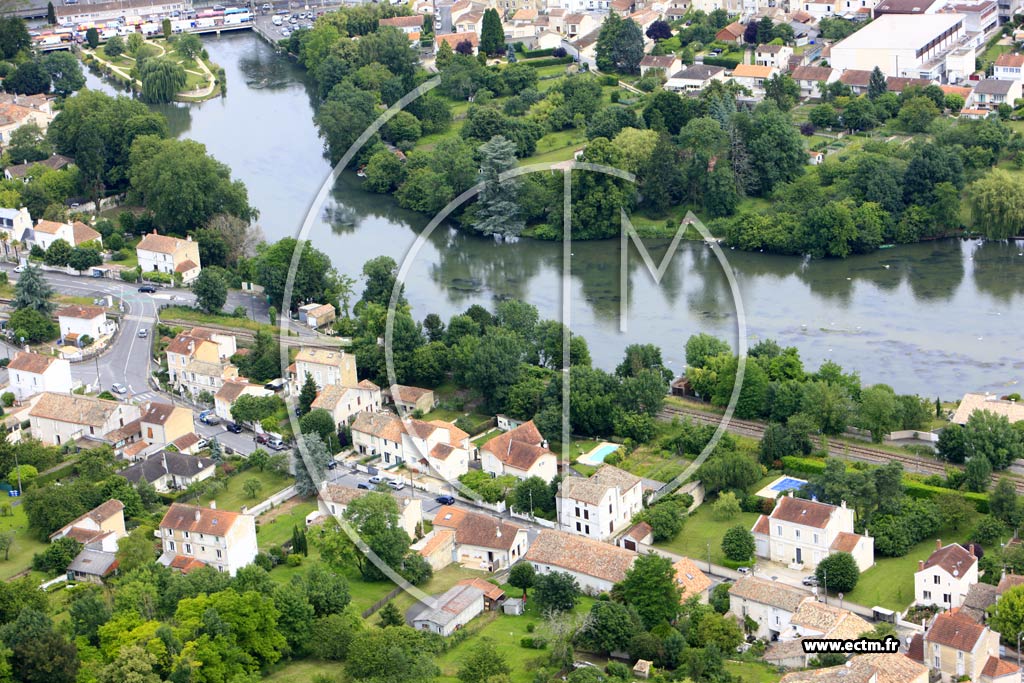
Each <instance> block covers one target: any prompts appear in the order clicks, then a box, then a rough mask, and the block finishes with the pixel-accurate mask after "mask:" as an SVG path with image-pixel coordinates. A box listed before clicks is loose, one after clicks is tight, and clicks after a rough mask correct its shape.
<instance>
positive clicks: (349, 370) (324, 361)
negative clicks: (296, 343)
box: [293, 348, 359, 392]
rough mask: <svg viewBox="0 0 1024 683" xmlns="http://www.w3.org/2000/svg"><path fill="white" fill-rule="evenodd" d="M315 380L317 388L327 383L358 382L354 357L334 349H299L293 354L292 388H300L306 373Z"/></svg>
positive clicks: (345, 384)
mask: <svg viewBox="0 0 1024 683" xmlns="http://www.w3.org/2000/svg"><path fill="white" fill-rule="evenodd" d="M307 374H308V375H310V376H311V377H312V378H313V381H314V382H316V386H317V388H318V389H323V388H324V387H325V386H327V385H328V384H336V385H338V386H343V387H354V386H356V385H357V384H359V379H358V378H357V377H356V357H355V356H354V355H352V354H351V353H345V352H344V351H339V350H336V349H314V348H305V349H300V350H299V353H298V355H296V356H295V376H294V385H293V386H294V390H295V391H296V392H297V391H299V390H300V389H302V385H303V384H304V383H305V382H306V375H307Z"/></svg>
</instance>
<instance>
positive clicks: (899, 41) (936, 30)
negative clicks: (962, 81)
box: [829, 12, 973, 80]
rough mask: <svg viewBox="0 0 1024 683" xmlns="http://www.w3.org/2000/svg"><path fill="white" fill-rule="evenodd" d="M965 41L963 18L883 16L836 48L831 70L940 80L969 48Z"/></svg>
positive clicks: (831, 54)
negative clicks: (950, 60) (948, 62)
mask: <svg viewBox="0 0 1024 683" xmlns="http://www.w3.org/2000/svg"><path fill="white" fill-rule="evenodd" d="M965 37H966V28H965V17H964V15H963V14H957V13H952V12H950V13H946V12H941V13H935V14H884V15H882V16H880V17H878V18H877V19H875V20H874V21H872V22H871V23H869V24H868V25H866V26H865V27H864V28H862V29H860V30H858V31H857V32H856V33H854V34H852V35H850V36H849V37H847V38H845V39H843V40H841V41H839V42H838V43H836V44H835V45H833V46H832V47H831V49H830V53H829V66H831V67H832V68H833V69H836V70H838V71H840V72H843V71H846V70H847V69H857V70H862V71H871V70H872V69H874V68H875V67H876V66H877V67H878V68H879V69H881V71H882V73H883V74H885V75H886V76H900V77H904V76H905V77H911V78H929V79H931V78H937V77H938V76H939V75H941V74H943V73H945V72H946V71H949V69H946V68H945V67H946V60H947V59H948V58H950V57H951V56H953V55H955V52H956V49H957V48H961V47H967V46H965V45H964V39H965ZM967 49H968V50H969V49H970V48H969V47H968V48H967ZM972 56H973V55H972ZM972 65H973V62H972ZM951 80H952V79H951Z"/></svg>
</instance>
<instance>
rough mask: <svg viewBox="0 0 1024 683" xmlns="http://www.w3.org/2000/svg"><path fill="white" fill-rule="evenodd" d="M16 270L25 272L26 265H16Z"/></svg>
mask: <svg viewBox="0 0 1024 683" xmlns="http://www.w3.org/2000/svg"><path fill="white" fill-rule="evenodd" d="M14 272H15V273H24V272H25V266H15V268H14Z"/></svg>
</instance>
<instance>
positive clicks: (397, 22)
mask: <svg viewBox="0 0 1024 683" xmlns="http://www.w3.org/2000/svg"><path fill="white" fill-rule="evenodd" d="M377 25H378V26H393V27H395V28H397V29H398V30H399V31H401V32H402V33H404V34H405V35H407V36H409V40H419V39H420V34H421V33H422V32H423V16H422V15H419V14H414V15H412V16H411V17H390V18H388V19H378V20H377Z"/></svg>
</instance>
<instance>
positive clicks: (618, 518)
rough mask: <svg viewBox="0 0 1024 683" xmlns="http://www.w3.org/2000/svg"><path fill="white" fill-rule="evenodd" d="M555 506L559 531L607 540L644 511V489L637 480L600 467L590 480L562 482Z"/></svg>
mask: <svg viewBox="0 0 1024 683" xmlns="http://www.w3.org/2000/svg"><path fill="white" fill-rule="evenodd" d="M555 503H556V505H557V507H558V521H559V523H560V524H561V528H562V529H567V530H568V531H569V532H570V533H576V534H579V535H581V536H586V537H588V538H593V539H595V540H598V541H607V540H608V539H610V538H611V537H613V536H615V535H616V533H617V532H619V531H621V530H622V529H625V528H626V527H628V526H629V525H630V521H631V520H632V519H633V516H634V515H635V514H637V513H638V512H640V511H641V510H642V509H643V486H642V485H641V481H640V477H636V476H634V475H632V474H630V473H629V472H626V471H625V470H620V469H619V468H617V467H613V466H612V465H602V466H601V467H600V468H599V469H598V470H597V472H594V474H593V476H591V477H588V478H584V477H571V476H570V477H566V478H565V479H563V480H562V485H561V488H560V490H559V495H558V497H557V498H556V499H555Z"/></svg>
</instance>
